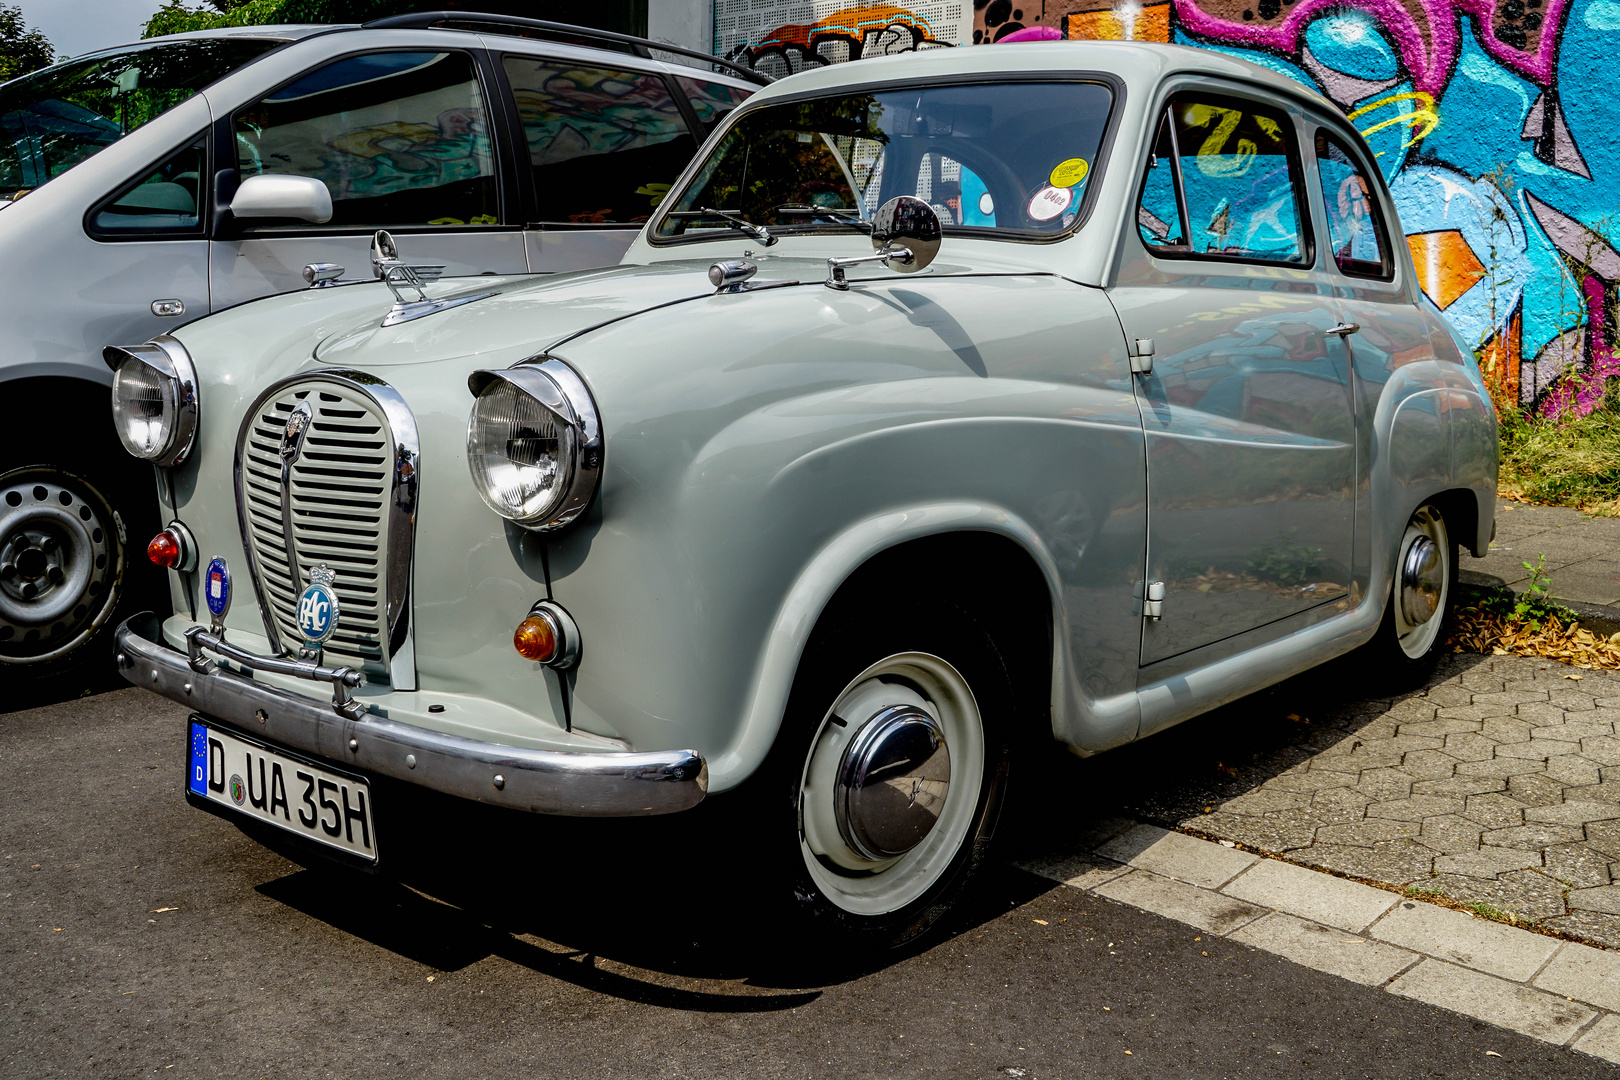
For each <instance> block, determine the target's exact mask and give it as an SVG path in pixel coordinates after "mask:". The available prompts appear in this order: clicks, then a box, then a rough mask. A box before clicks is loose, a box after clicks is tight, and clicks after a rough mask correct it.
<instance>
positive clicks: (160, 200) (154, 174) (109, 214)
mask: <svg viewBox="0 0 1620 1080" xmlns="http://www.w3.org/2000/svg"><path fill="white" fill-rule="evenodd" d="M202 175H203V144H202V143H201V142H197V143H194V144H193V145H191V146H188V147H186V148H185V149H184V150H182V151H180V152H179V153H178V154H175V155H174V156H173V157H171V158H169V160H167V161H165V162H164V163H163V164H161V165H159V166H158V167H157V168H156V169H153V170H152V171H151V172H149V173H147V174H146V175H145V176H143V177H141V179H140V181H139V182H138V183H136V184H134V185H132V186H131V187H129V188H127V189H125V190H124V191H122V192H120V193H119V194H118V195H117V196H115V197H113V198H111V199H108V200H107V201H106V202H105V203H103V204H102V205H100V206H98V207H97V208H96V210H95V213H94V215H93V216H92V217H91V220H90V226H91V229H92V230H93V231H95V232H97V233H113V234H119V235H133V234H137V233H138V234H142V235H146V234H151V233H177V232H193V231H200V230H201V228H202Z"/></svg>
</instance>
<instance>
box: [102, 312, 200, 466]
mask: <svg viewBox="0 0 1620 1080" xmlns="http://www.w3.org/2000/svg"><path fill="white" fill-rule="evenodd" d="M101 358H102V359H103V360H105V361H106V362H107V366H108V367H110V368H112V370H113V386H112V410H113V423H114V425H115V426H116V427H117V428H118V438H119V440H120V441H122V442H123V444H124V449H125V450H128V451H129V452H130V453H131V454H134V455H135V456H136V457H138V458H142V459H144V460H146V461H152V462H156V463H157V464H159V465H178V464H180V463H181V462H182V461H184V460H185V459H186V455H187V454H189V453H190V452H191V444H192V441H193V440H194V439H195V438H196V435H197V369H196V366H195V365H193V364H192V362H191V355H190V354H189V353H187V352H186V350H185V347H184V346H183V345H181V344H180V343H179V342H178V341H176V340H175V339H174V338H172V337H169V336H168V335H167V334H165V335H164V336H162V337H159V338H155V339H153V340H152V341H149V342H147V343H146V344H145V345H109V346H107V348H105V349H103V350H102V353H101Z"/></svg>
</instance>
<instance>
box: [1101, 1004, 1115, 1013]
mask: <svg viewBox="0 0 1620 1080" xmlns="http://www.w3.org/2000/svg"><path fill="white" fill-rule="evenodd" d="M1113 1011H1114V1010H1113V1009H1110V1008H1109V1007H1108V1006H1106V1005H1104V1006H1103V1012H1113Z"/></svg>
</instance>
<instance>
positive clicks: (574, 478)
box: [467, 355, 602, 532]
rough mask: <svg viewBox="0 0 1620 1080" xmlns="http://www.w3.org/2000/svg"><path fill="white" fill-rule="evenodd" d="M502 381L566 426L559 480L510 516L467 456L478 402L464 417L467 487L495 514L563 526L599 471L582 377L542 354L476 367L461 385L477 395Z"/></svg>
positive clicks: (588, 495) (594, 424) (538, 527)
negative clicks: (538, 503)
mask: <svg viewBox="0 0 1620 1080" xmlns="http://www.w3.org/2000/svg"><path fill="white" fill-rule="evenodd" d="M501 384H506V385H509V386H511V387H513V388H514V389H516V390H517V391H518V392H519V393H521V394H524V395H526V396H528V397H529V398H531V399H533V400H534V401H535V402H536V403H537V404H539V405H540V406H541V407H542V408H544V409H545V410H547V411H548V412H550V413H552V414H553V415H554V416H556V417H557V418H558V420H559V421H561V422H562V423H564V424H565V425H567V427H568V428H569V429H570V431H571V433H572V436H573V437H572V438H571V439H568V440H566V442H567V453H566V455H564V454H562V453H559V455H558V461H557V467H558V470H559V472H561V473H562V474H563V475H562V479H561V481H560V482H559V483H558V485H557V489H558V494H557V496H556V497H555V498H553V499H552V500H551V501H550V502H548V503H547V504H546V505H545V506H544V507H542V508H541V509H539V510H537V511H535V512H534V513H531V514H525V515H513V514H511V513H510V512H509V511H508V510H507V509H506V508H505V507H503V506H502V505H501V504H500V503H499V502H498V501H497V500H495V499H494V498H492V497H491V496H490V493H489V491H488V490H487V489H486V488H485V486H484V483H483V482H482V481H481V480H480V478H479V475H478V469H477V465H476V463H475V461H474V459H473V439H474V435H475V433H476V427H477V424H478V401H477V400H475V401H474V402H473V408H472V411H471V412H470V413H469V414H468V416H467V468H468V470H469V471H470V472H471V473H472V478H473V487H474V488H476V489H477V490H478V495H479V497H480V498H482V499H483V500H484V502H485V504H486V505H488V506H489V508H490V509H491V510H493V511H495V512H496V513H497V514H499V515H500V516H501V517H503V518H505V519H506V520H508V521H510V522H512V523H514V524H516V525H519V526H521V527H523V528H525V529H530V530H532V531H534V532H555V531H557V530H558V529H563V528H566V527H567V526H568V525H570V524H572V523H573V521H574V520H575V519H576V518H578V517H579V516H580V515H581V514H583V513H584V512H585V509H586V507H588V506H589V505H590V503H591V499H592V498H593V497H594V496H595V494H596V488H597V483H598V481H599V480H600V478H601V474H602V424H601V420H600V417H599V415H598V414H597V411H596V401H595V399H593V398H592V397H591V392H590V390H589V388H587V387H586V385H585V380H584V379H581V378H580V377H579V374H578V373H577V372H575V371H574V369H573V368H571V367H569V366H568V365H567V364H565V363H563V362H562V361H561V360H557V359H554V358H551V357H548V356H543V355H542V356H532V357H529V358H528V359H525V360H520V361H518V362H517V363H516V364H514V365H513V366H511V367H509V368H505V369H502V370H499V371H494V370H480V371H475V372H473V373H472V374H471V375H469V376H467V388H468V389H469V390H471V391H472V393H473V397H474V398H475V399H480V398H482V397H483V396H484V394H485V393H486V392H488V391H489V390H490V389H491V388H492V387H496V386H498V385H501Z"/></svg>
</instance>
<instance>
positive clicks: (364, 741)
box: [117, 614, 709, 817]
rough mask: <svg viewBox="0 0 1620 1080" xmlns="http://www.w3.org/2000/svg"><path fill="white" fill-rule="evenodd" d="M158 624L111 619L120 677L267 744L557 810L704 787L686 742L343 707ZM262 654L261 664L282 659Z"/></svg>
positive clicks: (642, 812)
mask: <svg viewBox="0 0 1620 1080" xmlns="http://www.w3.org/2000/svg"><path fill="white" fill-rule="evenodd" d="M161 626H162V624H161V622H160V620H159V619H157V618H156V617H155V616H152V615H149V614H148V615H137V616H135V617H134V618H131V619H128V620H126V621H125V622H124V624H123V625H122V626H120V627H119V628H118V635H117V644H118V669H119V671H120V672H121V673H122V674H123V676H124V678H126V679H128V680H129V681H130V682H131V683H133V684H134V685H136V686H142V687H145V688H146V689H148V690H152V691H154V692H156V693H159V694H162V695H163V696H164V697H166V698H169V699H170V700H172V701H178V702H179V703H180V704H182V705H185V706H187V707H189V708H192V709H195V710H197V711H198V712H200V713H202V714H204V715H205V716H212V717H215V718H217V719H220V720H225V721H228V722H229V723H231V724H234V725H235V726H236V727H238V728H240V729H241V730H242V731H244V732H247V733H249V734H252V735H256V736H257V737H259V738H262V739H264V740H265V741H267V742H269V743H271V744H276V745H280V746H284V747H287V748H289V749H292V750H300V751H303V752H304V753H306V754H314V755H316V756H318V757H323V758H326V759H327V760H328V761H332V762H338V763H341V764H342V765H344V766H346V767H349V768H352V769H356V770H358V771H360V772H365V773H371V774H374V775H377V776H387V777H391V778H393V779H395V780H400V781H403V782H405V783H407V784H415V785H417V786H418V787H424V788H429V789H431V790H433V791H440V792H443V793H444V794H446V795H455V796H457V797H459V798H463V799H472V800H474V801H476V802H481V803H489V804H490V805H492V806H504V807H508V808H510V809H513V810H527V811H530V812H532V813H537V814H558V815H563V816H567V817H645V816H650V815H653V814H672V813H675V812H676V811H678V810H687V809H690V808H691V807H693V806H696V805H697V804H698V803H700V802H702V801H703V797H704V795H705V794H706V793H707V792H708V788H709V767H708V765H707V764H706V763H705V762H704V760H703V758H702V757H701V756H700V755H699V754H698V753H696V752H695V751H692V750H668V751H661V752H656V753H641V754H637V753H603V754H593V753H572V752H567V751H559V750H531V749H526V748H524V747H518V746H503V745H501V744H499V743H491V742H480V741H478V740H476V739H467V738H462V737H461V736H458V735H446V734H443V733H441V732H437V731H429V730H428V729H426V728H420V727H415V726H413V725H410V724H401V723H399V722H398V721H394V720H387V719H384V718H383V717H380V716H376V715H374V714H370V713H367V714H363V715H361V716H360V718H359V719H349V718H348V717H347V716H342V715H339V713H338V711H337V710H336V709H335V708H334V705H333V704H332V703H331V702H323V701H320V700H318V699H316V698H306V697H302V696H300V695H297V694H290V693H287V692H286V691H284V690H279V689H276V688H275V687H272V686H266V685H265V684H263V683H260V682H255V681H254V680H253V679H250V678H247V677H245V676H242V675H238V674H236V673H235V672H233V671H229V670H227V669H225V668H223V667H221V666H220V665H218V664H216V663H213V662H211V661H208V660H206V659H202V660H201V662H200V663H198V664H197V665H196V667H197V668H201V669H202V670H196V669H194V667H193V664H192V662H191V660H190V659H188V657H187V655H186V654H185V653H183V652H180V651H179V650H178V649H174V648H171V647H169V646H168V645H166V644H164V642H163V640H162V629H161ZM204 647H206V646H204ZM193 651H194V652H196V651H197V647H196V644H195V641H194V644H193ZM229 655H231V656H232V658H233V659H238V660H239V661H240V660H241V657H242V656H243V655H246V654H241V653H239V652H238V651H237V650H232V651H231V653H230V654H229ZM261 659H262V660H264V661H266V662H267V663H266V666H267V668H268V667H269V665H270V664H271V663H281V664H286V663H287V661H274V660H273V658H270V657H263V658H261ZM249 666H251V665H249ZM323 670H324V669H323ZM287 673H289V674H291V672H287ZM318 677H321V678H322V681H326V682H330V681H332V680H331V679H329V678H325V677H324V676H318Z"/></svg>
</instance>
